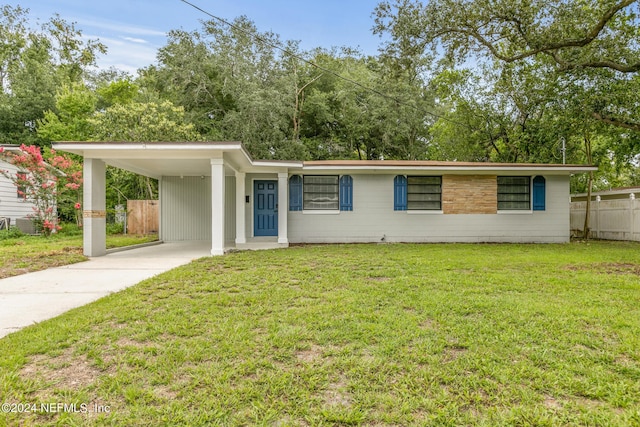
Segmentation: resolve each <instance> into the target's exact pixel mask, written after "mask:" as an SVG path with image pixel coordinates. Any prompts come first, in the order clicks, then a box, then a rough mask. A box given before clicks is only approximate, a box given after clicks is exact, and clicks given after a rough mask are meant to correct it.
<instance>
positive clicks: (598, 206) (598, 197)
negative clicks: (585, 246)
mask: <svg viewBox="0 0 640 427" xmlns="http://www.w3.org/2000/svg"><path fill="white" fill-rule="evenodd" d="M601 200H602V198H601V197H600V196H599V195H598V196H596V236H595V237H596V239H599V238H600V201H601Z"/></svg>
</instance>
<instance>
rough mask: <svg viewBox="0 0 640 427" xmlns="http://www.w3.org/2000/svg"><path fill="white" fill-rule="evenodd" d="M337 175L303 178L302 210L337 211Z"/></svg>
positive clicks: (307, 176)
mask: <svg viewBox="0 0 640 427" xmlns="http://www.w3.org/2000/svg"><path fill="white" fill-rule="evenodd" d="M338 188H339V187H338V175H322V176H313V175H305V176H304V177H303V189H302V193H303V195H302V199H303V208H304V209H305V210H306V209H309V210H338V209H339V207H340V206H339V198H338V193H339V192H338Z"/></svg>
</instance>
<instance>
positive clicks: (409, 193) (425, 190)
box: [393, 175, 442, 211]
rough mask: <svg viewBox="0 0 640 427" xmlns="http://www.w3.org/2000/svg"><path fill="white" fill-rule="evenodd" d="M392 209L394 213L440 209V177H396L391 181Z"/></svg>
mask: <svg viewBox="0 0 640 427" xmlns="http://www.w3.org/2000/svg"><path fill="white" fill-rule="evenodd" d="M393 182H394V196H393V209H394V210H396V211H406V210H422V211H425V210H426V211H431V210H436V211H439V210H441V209H442V177H441V176H408V177H405V176H403V175H398V176H396V177H395V179H394V180H393Z"/></svg>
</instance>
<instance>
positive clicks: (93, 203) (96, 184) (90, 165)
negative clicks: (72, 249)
mask: <svg viewBox="0 0 640 427" xmlns="http://www.w3.org/2000/svg"><path fill="white" fill-rule="evenodd" d="M105 172H106V166H105V164H104V162H103V161H102V160H100V159H87V158H85V159H84V170H83V178H84V188H83V190H82V191H83V193H82V198H83V204H84V206H83V212H82V216H83V225H82V228H83V252H84V254H85V255H86V256H89V257H95V256H102V255H105V254H106V253H107V243H106V240H107V229H106V222H107V212H106V197H105V192H106V174H105Z"/></svg>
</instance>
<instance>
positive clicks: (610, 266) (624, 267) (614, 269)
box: [564, 262, 640, 276]
mask: <svg viewBox="0 0 640 427" xmlns="http://www.w3.org/2000/svg"><path fill="white" fill-rule="evenodd" d="M564 269H565V270H569V271H593V272H595V273H604V274H633V275H636V276H640V265H639V264H631V263H622V262H602V263H597V264H580V265H567V266H565V267H564Z"/></svg>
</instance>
